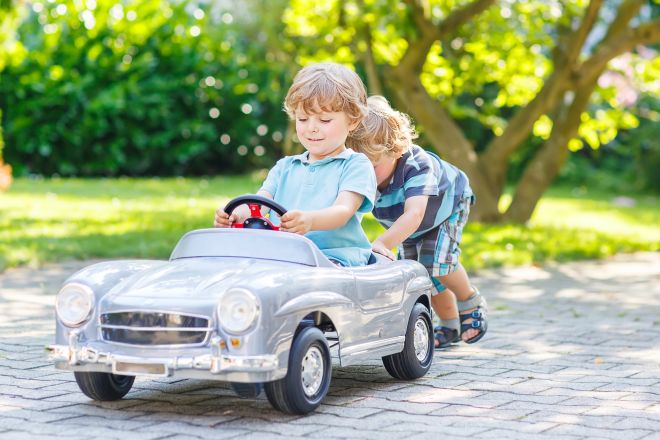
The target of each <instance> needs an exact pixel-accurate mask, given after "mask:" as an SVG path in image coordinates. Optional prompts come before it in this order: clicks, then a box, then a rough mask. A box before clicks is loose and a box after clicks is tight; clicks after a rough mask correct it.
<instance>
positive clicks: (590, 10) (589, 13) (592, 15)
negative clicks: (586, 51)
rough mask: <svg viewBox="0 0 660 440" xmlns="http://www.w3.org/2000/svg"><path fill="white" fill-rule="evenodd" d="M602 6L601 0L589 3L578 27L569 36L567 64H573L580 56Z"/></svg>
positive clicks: (593, 0)
mask: <svg viewBox="0 0 660 440" xmlns="http://www.w3.org/2000/svg"><path fill="white" fill-rule="evenodd" d="M602 5H603V0H592V1H591V2H589V6H587V10H586V11H585V13H584V16H583V17H582V21H581V22H580V26H579V27H578V28H577V29H576V31H575V32H574V33H573V34H572V35H571V41H570V42H569V43H568V44H569V46H568V50H567V51H566V55H567V58H568V60H569V62H575V60H577V58H578V56H580V52H581V51H582V46H584V42H585V41H586V40H587V37H588V36H589V33H590V32H591V29H593V27H594V23H596V19H597V18H598V13H599V11H600V8H601V6H602Z"/></svg>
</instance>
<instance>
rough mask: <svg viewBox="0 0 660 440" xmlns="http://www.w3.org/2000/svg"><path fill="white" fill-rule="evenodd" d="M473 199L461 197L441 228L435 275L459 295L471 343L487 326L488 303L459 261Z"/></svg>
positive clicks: (463, 334) (467, 339)
mask: <svg viewBox="0 0 660 440" xmlns="http://www.w3.org/2000/svg"><path fill="white" fill-rule="evenodd" d="M471 199H472V197H471V196H470V197H464V198H463V199H461V201H460V203H459V204H458V206H456V210H455V211H454V213H453V214H452V215H451V216H450V217H449V218H448V219H447V220H446V221H445V222H444V223H442V224H441V225H440V226H439V227H438V232H437V239H436V242H435V255H434V267H433V274H432V275H433V276H434V282H435V284H436V285H438V284H440V285H442V286H445V287H446V288H447V289H449V290H451V291H452V292H454V295H456V300H457V301H458V304H457V306H458V312H459V319H460V322H461V329H462V332H461V338H462V339H463V341H465V342H468V343H473V342H477V341H478V340H479V339H481V337H482V336H483V335H484V334H485V332H486V329H487V322H486V319H485V317H486V316H485V312H486V302H485V300H483V298H482V297H481V294H480V293H479V291H478V290H477V289H475V288H474V287H473V286H472V284H471V283H470V279H469V277H468V275H467V272H466V271H465V268H463V265H462V264H461V263H460V261H459V257H460V255H461V249H460V247H459V245H460V242H461V238H462V235H463V228H464V227H465V224H466V223H467V218H468V215H469V213H470V203H471ZM422 253H423V252H422Z"/></svg>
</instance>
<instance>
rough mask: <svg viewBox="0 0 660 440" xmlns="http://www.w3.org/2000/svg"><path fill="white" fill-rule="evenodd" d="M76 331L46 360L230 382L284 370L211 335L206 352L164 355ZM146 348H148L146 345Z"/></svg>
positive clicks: (263, 378)
mask: <svg viewBox="0 0 660 440" xmlns="http://www.w3.org/2000/svg"><path fill="white" fill-rule="evenodd" d="M80 339H81V338H80V334H79V333H78V332H76V331H72V332H71V333H70V335H69V341H68V342H69V344H68V345H57V344H54V345H49V346H47V347H46V351H47V352H48V354H49V359H50V360H52V361H54V362H55V366H56V367H57V368H60V369H65V370H72V371H88V372H105V373H113V374H121V375H128V376H151V377H173V378H188V379H211V380H223V381H230V382H247V383H250V382H270V381H273V380H277V379H280V378H282V377H284V375H285V374H286V371H285V370H284V371H283V370H282V369H281V368H279V363H278V359H277V356H276V355H259V356H236V355H230V354H228V353H225V352H223V351H222V349H221V346H222V339H221V338H220V337H218V336H215V337H213V338H211V344H210V349H209V350H208V351H207V352H200V351H199V350H197V351H196V353H195V354H194V355H192V354H191V355H179V352H181V353H185V349H182V350H178V352H177V353H176V355H172V353H171V352H169V353H168V354H165V355H157V354H154V353H157V352H152V354H150V355H143V354H144V353H145V352H147V351H148V350H146V349H143V350H140V353H135V350H134V351H133V352H129V353H127V352H121V348H120V349H118V350H116V351H115V350H113V351H110V349H112V348H113V347H112V346H109V344H103V345H102V346H99V344H96V346H94V345H95V344H93V343H85V342H82V341H81V340H80ZM147 348H148V347H147Z"/></svg>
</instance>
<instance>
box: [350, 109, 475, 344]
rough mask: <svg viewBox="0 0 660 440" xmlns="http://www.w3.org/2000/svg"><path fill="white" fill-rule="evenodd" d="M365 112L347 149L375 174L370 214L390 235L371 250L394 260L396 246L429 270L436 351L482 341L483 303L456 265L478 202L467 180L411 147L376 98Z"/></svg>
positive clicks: (404, 124) (396, 115)
mask: <svg viewBox="0 0 660 440" xmlns="http://www.w3.org/2000/svg"><path fill="white" fill-rule="evenodd" d="M368 105H369V115H368V116H367V117H366V118H365V120H364V121H363V122H362V124H360V126H359V127H358V128H357V129H356V130H355V131H354V132H353V133H351V135H350V136H349V139H348V140H347V145H348V146H349V147H350V148H352V149H354V150H355V151H359V152H362V153H364V154H366V155H367V157H369V159H370V160H371V162H372V163H373V166H374V171H375V173H376V182H377V185H378V194H377V197H376V204H375V207H374V210H373V214H374V216H375V217H376V219H377V220H378V221H379V222H380V223H381V224H382V225H383V226H384V227H385V228H386V231H385V232H384V233H383V234H382V235H381V236H379V237H378V238H377V239H376V240H375V241H374V242H373V243H372V246H373V250H374V252H377V253H379V254H382V255H385V256H387V257H389V258H391V259H394V258H395V256H394V254H393V253H392V252H391V251H390V249H392V248H395V247H397V246H398V248H399V257H400V258H407V259H414V260H417V261H419V262H420V263H422V264H423V265H424V266H425V267H426V268H427V270H428V272H429V275H430V276H431V279H432V280H433V283H434V285H435V287H436V292H435V295H433V296H432V298H431V302H432V306H433V309H434V310H435V312H436V313H437V314H438V316H439V317H440V319H441V320H442V326H438V327H436V329H435V339H436V348H443V347H447V346H449V345H450V344H452V343H454V342H457V341H459V340H460V339H461V338H462V339H463V341H464V342H467V343H470V344H471V343H474V342H477V341H478V340H479V339H481V338H482V337H483V336H484V334H485V333H486V330H487V328H488V326H487V321H486V313H485V312H486V302H485V300H484V299H483V298H482V296H481V294H480V293H479V291H478V290H477V289H476V288H475V287H474V286H472V285H471V283H470V280H469V278H468V275H467V273H466V272H465V269H464V268H463V266H462V265H461V263H460V261H459V256H460V253H461V250H460V247H459V244H460V241H461V234H462V231H463V227H464V226H465V224H466V222H467V218H468V214H469V212H470V206H471V205H472V204H473V202H474V195H473V193H472V190H471V188H470V184H469V181H468V178H467V176H466V175H465V174H464V173H463V172H462V171H461V170H459V169H458V168H456V167H455V166H453V165H451V164H449V163H448V162H445V161H443V160H441V159H440V158H439V157H438V156H436V155H434V154H432V153H429V152H427V151H425V150H424V149H422V148H420V147H418V146H417V145H414V144H413V143H412V140H413V139H414V138H415V137H416V134H415V131H414V128H413V127H412V125H411V122H410V118H409V117H408V116H407V115H406V114H404V113H401V112H398V111H396V110H394V109H392V107H390V105H389V103H388V102H387V100H386V99H385V98H383V97H382V96H372V97H370V98H369V99H368ZM457 300H458V304H457ZM459 312H460V313H459Z"/></svg>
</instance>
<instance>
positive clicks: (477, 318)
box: [458, 286, 488, 344]
mask: <svg viewBox="0 0 660 440" xmlns="http://www.w3.org/2000/svg"><path fill="white" fill-rule="evenodd" d="M472 289H473V290H474V295H472V296H471V297H470V298H468V299H467V300H465V301H458V311H459V314H458V319H460V321H461V333H463V332H464V331H467V330H469V329H471V328H474V329H477V330H479V333H478V334H477V335H476V336H474V337H472V338H470V339H468V340H467V341H464V342H465V343H466V344H474V343H475V342H477V341H478V340H479V339H481V338H483V337H484V335H485V334H486V331H487V330H488V320H487V319H486V310H488V306H487V305H486V300H485V299H484V298H483V297H482V296H481V293H480V292H479V290H478V289H477V288H476V287H474V286H472ZM468 309H476V310H472V311H470V312H467V313H460V312H464V311H465V310H468ZM468 319H472V321H471V322H469V323H464V322H465V321H467V320H468Z"/></svg>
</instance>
